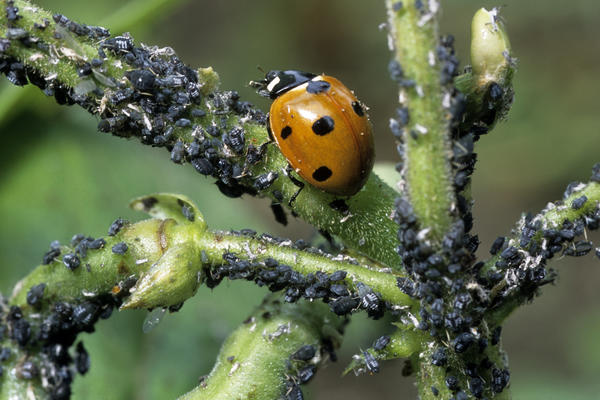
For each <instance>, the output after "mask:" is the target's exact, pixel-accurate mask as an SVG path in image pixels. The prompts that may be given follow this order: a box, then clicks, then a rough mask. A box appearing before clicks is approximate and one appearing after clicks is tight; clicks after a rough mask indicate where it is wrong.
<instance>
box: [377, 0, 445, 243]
mask: <svg viewBox="0 0 600 400" xmlns="http://www.w3.org/2000/svg"><path fill="white" fill-rule="evenodd" d="M417 2H418V3H420V4H421V6H420V7H417V5H416V3H417ZM395 3H396V2H395V1H392V0H386V6H387V12H388V27H389V29H390V33H389V34H390V35H391V42H392V43H393V48H394V59H395V61H397V63H398V64H399V65H400V66H401V68H402V70H403V73H404V76H405V77H406V78H407V79H410V80H412V81H414V85H411V86H410V87H406V86H401V88H400V93H399V99H400V103H401V106H402V107H406V109H407V110H408V121H407V124H406V126H405V128H404V154H405V159H404V165H405V166H404V168H405V173H404V179H405V181H406V182H405V184H406V191H407V194H408V197H409V199H410V202H411V204H412V206H413V209H414V212H415V214H416V215H417V217H418V220H419V223H420V226H421V227H422V228H429V229H431V233H430V237H431V238H432V239H433V240H434V241H440V240H441V238H442V236H443V235H444V234H445V233H446V231H447V230H448V228H449V227H450V224H451V222H452V220H451V217H450V210H451V207H452V204H453V203H454V202H455V198H454V192H453V187H452V181H453V178H452V174H451V169H450V165H449V162H448V155H449V154H450V145H449V130H448V121H447V118H446V110H445V109H444V107H443V105H442V97H443V93H444V89H443V87H442V85H441V83H440V73H441V63H440V62H438V61H436V50H437V46H438V36H439V33H438V22H437V18H438V15H437V14H438V12H439V10H438V9H437V8H436V9H429V8H428V6H424V5H423V2H422V1H419V0H417V1H413V0H411V1H404V2H402V4H403V5H402V7H400V8H399V9H398V10H395V9H394V5H395ZM431 3H432V4H434V5H436V7H439V3H438V2H437V1H435V2H431ZM411 132H412V133H413V134H412V135H411Z"/></svg>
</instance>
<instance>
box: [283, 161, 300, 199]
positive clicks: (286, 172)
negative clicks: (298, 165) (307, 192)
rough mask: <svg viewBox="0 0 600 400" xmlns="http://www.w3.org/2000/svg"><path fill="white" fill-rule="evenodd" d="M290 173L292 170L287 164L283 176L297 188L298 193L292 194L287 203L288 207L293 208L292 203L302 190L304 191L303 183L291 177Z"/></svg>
mask: <svg viewBox="0 0 600 400" xmlns="http://www.w3.org/2000/svg"><path fill="white" fill-rule="evenodd" d="M292 171H294V170H293V169H292V167H291V166H290V165H289V164H288V165H287V167H286V168H285V174H286V175H287V176H288V178H290V180H291V181H292V183H293V184H294V185H296V186H297V187H298V188H299V189H298V191H297V192H296V193H294V194H293V195H292V197H290V201H288V205H289V206H290V207H292V206H293V204H294V202H295V201H296V198H297V197H298V195H299V194H300V192H301V191H302V189H304V182H302V181H300V180H298V179H297V178H294V176H293V175H292Z"/></svg>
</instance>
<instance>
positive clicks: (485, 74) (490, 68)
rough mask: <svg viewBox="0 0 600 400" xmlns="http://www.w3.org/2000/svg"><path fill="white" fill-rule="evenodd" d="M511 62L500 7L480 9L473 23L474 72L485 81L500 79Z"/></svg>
mask: <svg viewBox="0 0 600 400" xmlns="http://www.w3.org/2000/svg"><path fill="white" fill-rule="evenodd" d="M510 64H511V61H510V42H509V40H508V35H507V33H506V29H505V28H504V24H503V23H502V20H501V19H500V17H499V15H498V9H497V8H493V9H492V10H490V11H488V10H486V9H485V8H481V9H479V11H477V12H476V13H475V15H474V16H473V21H472V23H471V65H472V67H473V73H474V74H475V75H477V76H478V77H479V79H484V80H485V81H489V80H493V81H499V80H501V79H500V76H502V75H503V74H504V72H503V71H505V70H506V69H507V68H509V67H511V65H510Z"/></svg>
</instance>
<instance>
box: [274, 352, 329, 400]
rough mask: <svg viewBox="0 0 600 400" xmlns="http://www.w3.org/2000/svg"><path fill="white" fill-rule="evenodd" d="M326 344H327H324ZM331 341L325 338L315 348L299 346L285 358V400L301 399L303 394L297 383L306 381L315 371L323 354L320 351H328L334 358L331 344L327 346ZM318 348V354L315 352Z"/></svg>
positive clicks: (301, 383) (300, 383)
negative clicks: (286, 371)
mask: <svg viewBox="0 0 600 400" xmlns="http://www.w3.org/2000/svg"><path fill="white" fill-rule="evenodd" d="M326 344H327V345H326ZM330 345H331V342H330V341H328V340H326V341H325V342H324V343H321V346H319V348H318V349H317V346H315V345H309V344H307V345H304V346H302V347H300V348H299V349H298V350H296V352H294V353H292V355H291V356H290V358H289V359H288V360H287V369H288V374H287V375H286V376H287V377H288V378H287V383H286V387H285V398H286V400H302V399H304V395H303V394H302V390H301V389H300V387H299V385H303V384H306V383H308V382H309V381H310V380H311V379H312V378H313V377H314V376H315V373H316V372H317V365H316V364H317V363H318V362H319V360H320V359H321V357H322V356H323V354H322V353H327V352H328V351H330V352H331V353H330V354H331V357H333V358H334V359H335V353H334V352H333V346H332V345H331V348H329V347H330ZM317 350H319V354H317Z"/></svg>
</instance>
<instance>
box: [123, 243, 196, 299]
mask: <svg viewBox="0 0 600 400" xmlns="http://www.w3.org/2000/svg"><path fill="white" fill-rule="evenodd" d="M203 278H204V275H203V272H202V263H201V262H200V251H199V249H198V247H197V246H195V245H194V244H193V243H192V242H186V243H180V244H177V245H175V246H173V247H170V248H169V249H167V251H165V253H164V254H163V255H162V257H160V259H159V260H158V261H157V262H156V263H154V264H153V265H152V267H150V269H149V270H148V271H147V272H146V273H144V274H143V275H142V277H141V278H140V279H139V280H138V282H137V283H136V285H135V286H134V287H133V288H132V289H131V295H130V296H129V298H128V299H127V300H126V301H125V303H123V305H122V306H121V308H122V309H127V308H155V307H164V308H167V307H171V306H175V305H177V304H180V303H182V302H184V301H185V300H187V299H189V298H190V297H192V296H193V295H194V294H195V293H196V290H197V289H198V286H199V285H200V283H201V282H202V280H203Z"/></svg>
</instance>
